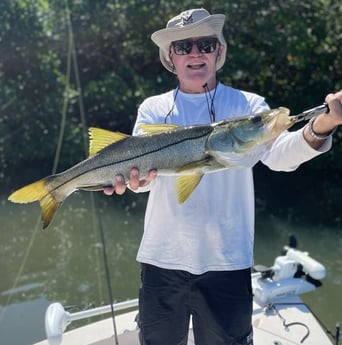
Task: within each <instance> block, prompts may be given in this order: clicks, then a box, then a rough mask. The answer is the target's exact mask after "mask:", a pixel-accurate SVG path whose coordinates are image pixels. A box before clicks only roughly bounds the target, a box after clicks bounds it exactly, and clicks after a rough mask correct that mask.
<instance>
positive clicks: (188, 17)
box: [180, 13, 194, 26]
mask: <svg viewBox="0 0 342 345" xmlns="http://www.w3.org/2000/svg"><path fill="white" fill-rule="evenodd" d="M193 21H194V19H193V17H192V14H188V13H182V15H181V22H180V24H181V26H184V25H187V24H191V23H192V22H193Z"/></svg>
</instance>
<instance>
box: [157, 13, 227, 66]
mask: <svg viewBox="0 0 342 345" xmlns="http://www.w3.org/2000/svg"><path fill="white" fill-rule="evenodd" d="M224 20H225V15H224V14H212V15H211V14H210V13H209V12H208V11H207V10H205V9H204V8H199V9H192V10H187V11H184V12H182V13H180V14H179V15H178V16H176V17H173V18H172V19H170V20H169V21H168V22H167V25H166V28H165V29H161V30H158V31H156V32H154V33H153V34H152V35H151V39H152V41H153V42H154V43H155V44H156V45H157V46H158V47H159V56H160V61H161V63H162V64H163V66H164V67H165V68H166V69H167V70H169V71H170V72H172V73H174V68H173V64H172V62H171V60H170V56H169V54H170V46H171V42H173V41H179V40H184V39H187V38H191V37H200V36H216V37H217V38H218V40H219V42H220V44H221V45H222V46H223V51H222V53H221V54H220V56H219V57H218V60H217V64H216V70H219V69H220V68H221V67H222V66H223V64H224V62H225V60H226V54H227V43H226V40H225V39H224V37H223V33H222V29H223V25H224Z"/></svg>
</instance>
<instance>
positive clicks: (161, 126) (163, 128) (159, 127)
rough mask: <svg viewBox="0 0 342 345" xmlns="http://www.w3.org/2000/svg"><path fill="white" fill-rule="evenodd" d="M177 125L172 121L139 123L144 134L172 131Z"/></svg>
mask: <svg viewBox="0 0 342 345" xmlns="http://www.w3.org/2000/svg"><path fill="white" fill-rule="evenodd" d="M178 127H179V126H177V125H174V124H172V123H153V124H141V125H139V128H140V129H142V130H143V131H144V132H145V134H160V133H164V132H168V131H172V130H174V129H176V128H178Z"/></svg>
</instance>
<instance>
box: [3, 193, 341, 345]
mask: <svg viewBox="0 0 342 345" xmlns="http://www.w3.org/2000/svg"><path fill="white" fill-rule="evenodd" d="M99 194H100V193H99ZM96 198H97V199H98V205H99V214H100V216H101V223H102V225H103V229H104V235H105V239H106V248H107V254H108V264H109V269H110V275H111V285H112V291H113V298H114V300H115V301H123V300H126V299H129V298H136V297H137V292H138V288H139V265H138V264H137V263H136V261H135V255H136V251H137V248H138V244H139V241H140V238H141V235H142V226H143V214H144V204H145V197H140V198H137V197H134V198H133V197H131V196H128V197H111V198H108V197H104V196H102V195H99V196H98V197H96ZM1 200H2V201H1V208H0V219H1V231H0V273H1V279H0V336H1V344H6V345H26V344H32V343H33V342H36V341H39V340H41V339H43V338H45V331H44V314H45V310H46V308H47V306H48V304H49V303H52V302H56V301H58V302H61V303H62V304H63V305H64V306H65V305H76V306H81V307H87V306H89V305H90V304H91V305H94V306H99V305H102V304H107V303H108V302H109V298H108V288H107V285H106V277H105V274H104V272H105V269H104V260H103V251H102V244H101V239H100V232H99V221H98V217H97V212H96V211H95V209H94V208H93V201H92V197H91V194H90V193H85V192H83V193H80V194H78V195H73V196H71V197H70V198H69V199H68V200H67V201H66V202H65V204H64V205H63V207H62V208H61V209H60V210H59V211H58V214H57V216H56V218H55V219H54V221H53V223H52V224H51V226H50V227H49V228H48V230H47V231H42V230H40V227H39V206H38V204H27V205H17V204H10V203H8V202H7V201H5V200H6V199H5V197H3V198H2V199H1ZM263 214H266V213H263ZM290 234H295V235H296V236H297V238H298V242H299V246H300V248H301V249H302V250H306V251H308V252H309V253H310V254H311V255H312V256H313V257H314V258H315V259H317V260H318V261H320V262H322V263H323V264H324V265H325V267H326V268H327V271H328V274H327V277H326V278H325V279H324V281H323V287H321V288H319V289H318V290H317V291H316V292H315V293H309V294H307V295H303V299H304V300H305V302H307V303H308V304H309V305H310V307H311V308H312V309H313V311H314V312H315V313H316V314H317V315H318V316H319V317H320V319H321V321H322V322H323V323H324V324H325V325H326V326H327V327H328V328H329V329H331V330H334V327H335V323H336V321H342V289H341V288H342V231H341V229H336V228H329V227H323V226H319V227H313V226H312V225H310V226H308V225H305V224H301V225H299V224H293V223H292V222H290V221H289V220H283V219H279V218H277V217H274V216H269V215H268V216H265V215H264V216H262V217H261V216H257V221H256V241H255V262H256V263H260V264H265V265H272V264H273V260H274V258H275V256H277V255H279V254H280V250H281V248H282V246H283V245H284V244H287V240H288V236H289V235H290ZM75 311H76V310H75ZM78 325H79V324H77V323H76V324H73V327H75V326H78Z"/></svg>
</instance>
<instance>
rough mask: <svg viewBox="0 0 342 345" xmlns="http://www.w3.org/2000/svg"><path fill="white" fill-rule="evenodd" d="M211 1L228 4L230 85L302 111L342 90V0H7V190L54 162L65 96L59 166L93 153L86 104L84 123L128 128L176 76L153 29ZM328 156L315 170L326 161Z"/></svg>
mask: <svg viewBox="0 0 342 345" xmlns="http://www.w3.org/2000/svg"><path fill="white" fill-rule="evenodd" d="M202 6H203V7H204V8H206V9H208V10H209V11H210V12H212V13H225V14H226V25H225V28H224V30H225V37H226V39H227V42H228V58H227V62H226V64H225V65H224V67H223V69H222V70H221V71H220V72H219V79H220V80H221V81H223V82H224V83H226V84H230V85H232V86H234V87H237V88H241V89H245V90H249V91H253V92H256V93H259V94H262V95H264V96H265V97H266V100H267V101H268V102H269V104H270V105H271V106H272V107H274V106H279V105H282V106H287V107H289V108H290V109H291V110H292V112H293V113H296V112H299V111H301V110H303V109H306V108H310V107H312V106H315V105H318V104H320V103H321V102H322V101H323V100H324V97H325V95H326V94H327V93H329V92H332V91H334V90H338V89H341V88H342V80H341V76H342V70H341V69H342V67H341V66H342V53H341V49H340V47H341V40H342V29H341V26H342V21H341V18H342V4H341V2H340V1H337V0H330V1H327V0H303V1H299V2H298V1H295V0H289V1H286V2H276V3H275V2H274V1H271V0H248V1H247V0H243V1H232V0H230V1H227V0H216V1H209V0H207V1H196V0H195V1H194V0H192V1H190V0H185V1H182V2H179V1H175V0H173V1H168V0H157V1H156V0H120V1H119V0H110V1H108V0H97V1H93V0H74V1H71V0H64V1H60V0H35V1H33V0H3V1H1V2H0V42H1V45H0V50H1V51H0V53H1V55H0V56H1V60H0V77H1V78H0V100H1V101H0V102H1V103H0V109H1V113H0V123H1V126H0V135H1V142H0V162H1V165H0V176H1V186H2V190H4V191H7V190H8V189H13V188H14V187H17V186H19V185H21V184H22V183H25V182H28V181H31V180H32V179H36V178H39V177H42V176H44V175H46V174H49V173H50V172H51V167H52V164H53V159H54V155H55V151H56V146H57V141H58V140H59V139H58V138H59V135H60V130H61V128H62V114H63V104H66V105H67V107H66V114H67V123H66V127H65V130H64V132H63V145H62V150H61V156H60V157H61V158H60V162H59V165H58V170H62V169H65V168H67V167H69V166H70V165H71V164H73V163H76V162H77V161H79V160H80V159H83V158H84V152H85V147H84V143H83V135H84V132H85V130H86V129H85V128H83V123H82V120H81V115H82V113H81V108H82V106H83V107H84V112H85V121H86V125H87V126H88V125H89V126H90V125H92V126H99V127H103V128H108V129H115V130H120V131H123V132H127V133H129V132H130V131H131V129H132V126H133V124H134V120H135V114H136V109H137V107H138V105H139V103H140V102H141V101H142V100H143V99H144V98H146V97H148V96H151V95H153V94H157V93H160V92H164V91H166V90H168V89H170V88H173V87H174V86H175V84H176V83H177V81H176V79H175V77H174V76H172V75H171V74H170V73H169V72H168V71H166V70H165V69H164V68H163V67H162V65H161V64H160V61H159V56H158V49H157V47H156V46H155V45H154V44H153V43H152V41H151V40H150V35H151V33H152V32H154V31H155V30H158V29H160V28H163V27H165V23H166V21H167V20H168V19H170V18H171V17H172V16H174V15H175V14H177V13H179V12H180V11H182V10H184V9H187V8H195V7H202ZM72 44H74V45H72ZM70 47H72V48H73V49H74V52H75V55H74V56H72V51H70V49H69V48H70ZM75 57H76V58H75ZM68 61H69V62H70V63H71V70H70V76H69V75H68ZM78 79H79V81H80V85H78V83H77V80H78ZM337 134H338V135H337V136H336V138H337V139H335V145H334V147H335V148H334V150H333V151H331V152H330V153H329V154H328V155H326V157H325V158H324V164H323V166H324V170H329V171H331V172H334V173H335V174H338V172H340V171H341V163H340V161H339V160H338V157H339V156H341V151H342V144H341V138H340V136H341V135H339V133H337ZM321 162H322V161H320V163H318V161H317V162H316V161H315V162H313V164H312V169H314V170H320V169H322V163H321ZM29 165H32V166H33V167H32V168H31V171H28V166H29ZM20 172H21V173H20Z"/></svg>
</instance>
